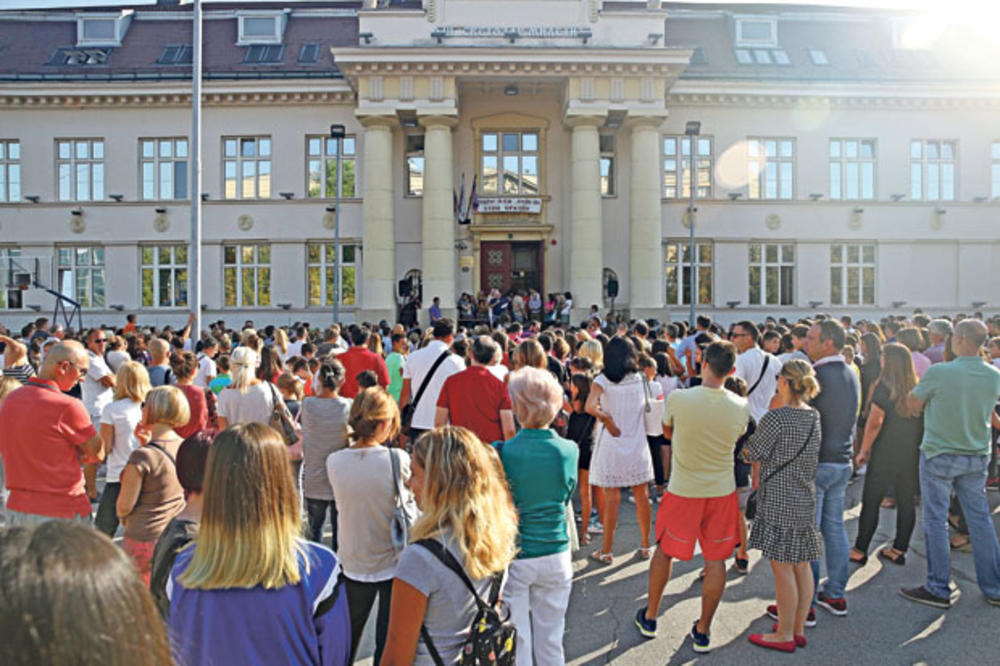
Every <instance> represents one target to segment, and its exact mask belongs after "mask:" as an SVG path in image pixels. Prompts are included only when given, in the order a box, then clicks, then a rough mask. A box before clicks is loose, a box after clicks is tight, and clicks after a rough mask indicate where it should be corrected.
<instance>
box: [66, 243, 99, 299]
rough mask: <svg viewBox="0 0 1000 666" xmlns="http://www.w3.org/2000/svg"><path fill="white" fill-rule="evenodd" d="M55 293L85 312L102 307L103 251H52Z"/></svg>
mask: <svg viewBox="0 0 1000 666" xmlns="http://www.w3.org/2000/svg"><path fill="white" fill-rule="evenodd" d="M56 262H57V267H56V270H57V271H58V276H57V277H58V289H59V292H60V293H61V294H62V295H63V296H66V297H68V298H71V299H73V300H74V301H76V302H77V303H79V304H80V306H81V307H85V308H96V307H104V284H105V282H104V248H103V247H101V246H99V245H96V246H95V245H87V246H79V247H59V248H57V249H56Z"/></svg>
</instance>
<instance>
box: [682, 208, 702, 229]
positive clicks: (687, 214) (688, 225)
mask: <svg viewBox="0 0 1000 666" xmlns="http://www.w3.org/2000/svg"><path fill="white" fill-rule="evenodd" d="M690 217H691V211H689V210H686V211H684V215H683V216H682V217H681V226H683V227H684V228H685V229H690V228H691V223H690V221H689V220H690ZM694 223H695V224H698V213H697V212H695V214H694Z"/></svg>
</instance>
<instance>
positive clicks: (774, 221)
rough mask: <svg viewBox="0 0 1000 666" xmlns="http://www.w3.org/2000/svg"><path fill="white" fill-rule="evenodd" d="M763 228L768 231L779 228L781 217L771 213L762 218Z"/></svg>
mask: <svg viewBox="0 0 1000 666" xmlns="http://www.w3.org/2000/svg"><path fill="white" fill-rule="evenodd" d="M764 226H766V227H767V228H768V229H770V230H772V231H773V230H775V229H777V228H778V227H780V226H781V216H780V215H778V214H777V213H771V214H770V215H768V216H767V217H765V218H764Z"/></svg>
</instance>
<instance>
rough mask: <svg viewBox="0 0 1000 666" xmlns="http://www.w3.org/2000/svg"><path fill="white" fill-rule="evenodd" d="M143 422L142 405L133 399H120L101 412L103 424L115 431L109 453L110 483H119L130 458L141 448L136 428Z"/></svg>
mask: <svg viewBox="0 0 1000 666" xmlns="http://www.w3.org/2000/svg"><path fill="white" fill-rule="evenodd" d="M141 420H142V405H141V404H140V403H138V402H135V401H134V400H132V399H131V398H120V399H118V400H115V401H114V402H111V403H109V404H108V405H106V406H105V407H104V410H103V411H101V423H102V424H104V423H107V424H108V425H110V426H113V427H114V429H115V438H114V440H113V442H112V444H111V451H110V452H109V453H108V460H107V464H108V483H117V482H118V480H119V478H121V473H122V470H123V469H125V464H126V463H127V462H128V457H129V456H130V455H131V454H132V452H133V451H135V450H136V449H137V448H139V440H138V439H136V438H135V427H136V426H137V425H139V421H141Z"/></svg>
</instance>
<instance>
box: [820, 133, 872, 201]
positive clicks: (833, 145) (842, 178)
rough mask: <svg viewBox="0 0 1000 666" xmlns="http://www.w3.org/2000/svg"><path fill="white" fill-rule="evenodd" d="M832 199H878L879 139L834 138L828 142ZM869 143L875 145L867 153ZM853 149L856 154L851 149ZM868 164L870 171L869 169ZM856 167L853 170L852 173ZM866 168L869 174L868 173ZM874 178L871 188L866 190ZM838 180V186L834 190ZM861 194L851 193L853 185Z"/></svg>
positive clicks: (870, 145)
mask: <svg viewBox="0 0 1000 666" xmlns="http://www.w3.org/2000/svg"><path fill="white" fill-rule="evenodd" d="M828 146H829V148H828V151H827V154H828V155H829V160H830V167H829V175H830V179H829V183H828V186H829V188H830V199H832V200H835V201H874V200H875V199H877V198H878V187H877V186H878V140H877V139H872V138H832V139H830V141H829V144H828ZM865 146H869V147H870V148H871V152H870V156H868V157H866V156H865ZM852 150H853V156H852V155H851V152H852ZM866 167H867V170H866ZM852 170H853V173H851V172H852ZM866 171H867V174H868V175H866ZM869 177H870V180H871V184H870V191H869V192H868V193H867V195H866V192H865V189H866V187H865V186H866V180H868V179H869ZM835 181H836V187H837V189H836V190H835V189H834V182H835ZM852 185H853V187H854V188H856V189H855V191H854V193H855V194H856V195H857V196H850V192H849V191H850V188H851V187H852Z"/></svg>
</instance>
